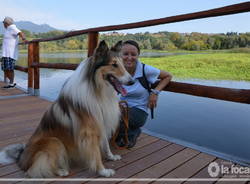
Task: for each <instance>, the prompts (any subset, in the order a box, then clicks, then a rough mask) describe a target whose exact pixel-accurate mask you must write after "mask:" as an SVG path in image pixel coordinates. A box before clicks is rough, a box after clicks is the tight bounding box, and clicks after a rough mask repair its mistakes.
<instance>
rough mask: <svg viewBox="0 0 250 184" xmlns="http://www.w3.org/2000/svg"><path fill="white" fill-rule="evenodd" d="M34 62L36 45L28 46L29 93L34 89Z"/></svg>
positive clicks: (30, 44)
mask: <svg viewBox="0 0 250 184" xmlns="http://www.w3.org/2000/svg"><path fill="white" fill-rule="evenodd" d="M33 61H34V43H29V45H28V92H29V93H31V90H32V89H33V80H34V69H33V68H32V67H31V65H32V63H33Z"/></svg>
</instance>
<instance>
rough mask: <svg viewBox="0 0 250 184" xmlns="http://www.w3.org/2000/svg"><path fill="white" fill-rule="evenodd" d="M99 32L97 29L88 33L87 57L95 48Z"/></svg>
mask: <svg viewBox="0 0 250 184" xmlns="http://www.w3.org/2000/svg"><path fill="white" fill-rule="evenodd" d="M98 37H99V34H98V32H97V31H95V32H89V33H88V57H90V56H92V55H93V54H94V51H95V48H96V47H97V44H98Z"/></svg>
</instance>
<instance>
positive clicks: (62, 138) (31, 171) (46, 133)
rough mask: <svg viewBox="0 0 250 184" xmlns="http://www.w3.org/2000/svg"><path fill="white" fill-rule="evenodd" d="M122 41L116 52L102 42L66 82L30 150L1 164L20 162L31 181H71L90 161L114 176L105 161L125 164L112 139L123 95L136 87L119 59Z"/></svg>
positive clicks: (5, 154) (11, 153)
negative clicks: (75, 168)
mask: <svg viewBox="0 0 250 184" xmlns="http://www.w3.org/2000/svg"><path fill="white" fill-rule="evenodd" d="M120 47H121V42H118V43H117V44H116V45H115V46H114V47H112V48H111V49H109V48H108V46H107V44H106V43H105V41H102V42H100V44H99V46H98V47H97V48H96V50H95V53H94V55H93V56H92V57H90V58H88V59H86V60H85V61H84V62H82V63H81V64H80V65H79V67H78V68H77V69H76V71H75V72H74V73H73V75H72V76H71V77H70V78H69V79H68V80H67V81H66V82H65V84H64V86H63V87H62V90H61V92H60V95H59V97H58V99H57V100H56V101H55V102H54V103H53V104H52V105H51V106H50V108H49V109H48V110H47V111H46V112H45V114H44V115H43V118H42V120H41V122H40V124H39V126H38V128H37V129H36V131H35V133H34V134H33V135H32V136H31V138H30V139H29V141H28V143H27V144H26V145H24V146H23V145H19V144H18V145H11V146H8V147H6V148H4V149H3V150H2V152H1V153H0V160H2V161H6V162H8V159H9V161H10V160H13V158H14V159H15V161H17V164H18V165H19V166H20V168H21V169H22V170H24V171H25V172H26V173H27V175H28V176H29V177H39V178H44V177H55V176H66V175H68V174H69V168H70V166H71V165H72V164H73V163H79V162H80V163H82V162H84V163H85V164H86V165H87V167H88V168H89V169H91V170H92V171H95V172H98V173H99V174H100V175H102V176H106V177H109V176H112V175H113V174H114V170H112V169H106V168H105V167H104V165H103V162H102V156H103V155H105V156H106V158H107V159H110V160H119V159H121V157H120V156H119V155H113V154H112V153H111V151H110V147H109V138H110V137H111V135H112V133H113V132H114V131H115V130H116V128H117V126H118V122H119V119H120V110H119V105H118V98H117V92H116V91H118V92H120V93H126V91H125V90H124V88H122V85H121V84H129V83H131V82H132V78H131V76H130V75H129V74H128V72H127V71H126V69H125V68H124V66H123V64H122V60H121V58H120V57H119V51H120Z"/></svg>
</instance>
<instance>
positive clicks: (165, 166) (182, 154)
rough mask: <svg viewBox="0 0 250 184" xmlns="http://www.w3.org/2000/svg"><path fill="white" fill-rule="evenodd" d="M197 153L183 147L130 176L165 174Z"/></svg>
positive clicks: (140, 176)
mask: <svg viewBox="0 0 250 184" xmlns="http://www.w3.org/2000/svg"><path fill="white" fill-rule="evenodd" d="M197 154H199V152H198V151H194V150H192V149H189V148H185V149H183V150H181V151H179V152H177V153H176V154H174V155H172V156H171V157H168V158H166V159H165V160H163V161H161V162H160V163H157V164H155V165H153V166H152V167H149V168H147V169H145V170H143V171H142V172H139V173H137V174H135V175H133V176H132V177H131V178H160V177H161V176H163V175H165V174H166V173H169V172H170V171H172V170H174V169H175V168H177V167H179V166H180V165H182V164H183V163H185V162H186V161H188V160H190V159H191V158H193V157H195V156H196V155H197ZM122 183H124V182H122ZM144 183H149V182H146V181H145V182H144Z"/></svg>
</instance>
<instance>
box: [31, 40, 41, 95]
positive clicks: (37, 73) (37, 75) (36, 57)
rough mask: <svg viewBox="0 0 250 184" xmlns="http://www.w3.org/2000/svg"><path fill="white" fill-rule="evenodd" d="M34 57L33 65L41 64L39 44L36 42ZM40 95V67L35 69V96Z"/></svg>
mask: <svg viewBox="0 0 250 184" xmlns="http://www.w3.org/2000/svg"><path fill="white" fill-rule="evenodd" d="M33 44H34V51H33V53H34V55H33V58H34V60H33V63H39V62H40V61H39V60H40V57H39V42H34V43H33ZM39 95H40V69H39V67H35V68H34V96H39Z"/></svg>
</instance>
